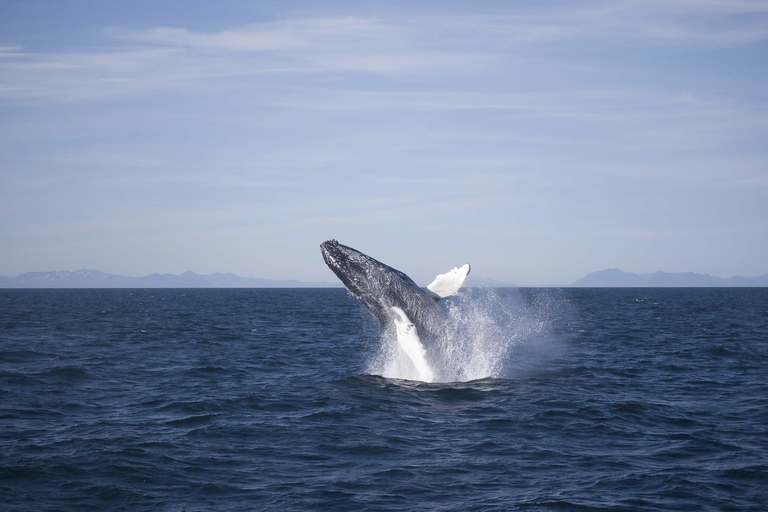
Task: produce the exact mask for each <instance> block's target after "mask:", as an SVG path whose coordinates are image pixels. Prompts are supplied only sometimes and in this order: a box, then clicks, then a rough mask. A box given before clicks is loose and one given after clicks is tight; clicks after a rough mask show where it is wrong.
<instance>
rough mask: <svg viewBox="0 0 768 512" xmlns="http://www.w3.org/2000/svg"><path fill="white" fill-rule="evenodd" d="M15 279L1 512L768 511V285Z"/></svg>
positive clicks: (3, 326) (7, 330)
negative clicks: (85, 283) (401, 335)
mask: <svg viewBox="0 0 768 512" xmlns="http://www.w3.org/2000/svg"><path fill="white" fill-rule="evenodd" d="M444 302H445V306H444V307H445V312H446V318H447V320H446V324H447V326H448V327H449V328H450V336H449V337H447V338H446V340H445V346H444V347H442V349H441V350H442V352H441V354H442V358H441V362H440V365H439V367H438V368H435V372H436V375H437V380H438V381H440V382H434V383H424V382H418V381H413V380H407V379H404V378H402V377H404V376H407V371H408V369H407V368H405V367H404V365H403V362H402V360H401V359H398V355H397V345H396V344H393V341H392V339H390V337H388V336H386V335H382V334H381V333H380V330H379V328H378V326H377V324H376V323H375V321H374V320H373V317H372V316H371V315H370V313H369V312H368V311H367V310H365V309H364V308H363V307H362V306H360V305H359V304H358V303H357V302H356V301H355V300H354V299H353V298H351V297H350V296H349V295H348V294H347V293H346V291H344V290H342V289H199V290H190V289H185V290H180V289H153V290H143V289H133V290H130V289H122V290H114V289H112V290H93V289H91V290H0V509H2V510H4V511H35V512H37V511H54V510H56V511H78V512H79V511H91V510H92V511H110V510H125V511H188V512H192V511H209V510H216V511H251V510H281V511H282V510H297V511H298V510H354V511H360V510H398V511H399V510H436V511H437V510H440V511H442V510H445V511H448V510H455V511H472V510H478V511H485V510H525V511H550V510H558V511H570V510H585V511H586V510H590V511H591V510H597V511H608V510H611V511H634V510H641V511H642V510H648V511H660V510H664V511H685V510H704V511H709V510H713V511H714V510H733V511H742V510H753V511H765V510H768V289H765V288H749V289H747V288H743V289H740V288H726V289H723V288H717V289H699V288H696V289H690V288H686V289H659V288H657V289H637V288H634V289H533V288H531V289H467V290H463V291H462V292H461V293H460V294H459V296H457V297H454V298H451V299H448V300H447V301H444Z"/></svg>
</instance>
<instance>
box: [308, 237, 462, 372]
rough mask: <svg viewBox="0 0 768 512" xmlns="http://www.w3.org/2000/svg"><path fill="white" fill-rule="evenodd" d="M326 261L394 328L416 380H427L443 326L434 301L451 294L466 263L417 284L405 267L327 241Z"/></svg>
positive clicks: (323, 248) (352, 291)
mask: <svg viewBox="0 0 768 512" xmlns="http://www.w3.org/2000/svg"><path fill="white" fill-rule="evenodd" d="M320 250H321V252H322V254H323V259H324V260H325V263H326V265H328V267H329V268H330V269H331V270H332V271H333V273H334V274H336V276H337V277H338V278H339V279H340V280H341V282H342V283H344V286H345V287H346V288H347V291H349V293H350V294H351V295H352V296H353V297H355V298H356V299H357V300H359V301H360V302H362V303H363V305H365V307H367V308H368V309H369V310H370V311H371V313H373V315H374V316H375V317H376V319H377V320H378V321H379V323H380V324H381V325H382V327H384V329H388V330H392V331H393V332H395V333H396V336H397V341H398V345H399V346H400V348H401V349H402V350H403V351H404V352H405V354H406V355H407V356H408V358H409V359H410V360H411V362H412V363H413V365H414V367H415V368H416V370H417V371H418V373H419V377H420V380H424V381H427V382H431V381H432V380H433V379H434V373H433V372H432V369H431V367H430V364H429V361H430V360H431V359H433V358H434V357H435V356H434V354H432V353H431V352H433V351H434V350H435V348H434V345H435V344H437V343H438V341H439V339H440V336H441V334H442V329H443V327H444V325H445V316H444V312H443V310H442V309H441V308H440V306H439V305H438V304H437V302H438V301H439V300H440V299H442V298H445V297H449V296H451V295H454V294H455V293H456V292H457V291H458V290H459V288H460V287H461V285H462V284H463V283H464V280H465V279H466V277H467V275H468V274H469V269H470V267H469V264H465V265H462V266H461V267H454V268H453V269H452V270H450V271H448V272H446V273H445V274H439V275H438V276H437V277H436V278H435V280H434V281H433V282H432V283H430V284H429V285H428V286H427V289H426V290H423V289H421V288H420V287H419V286H418V285H417V284H416V283H414V282H413V280H412V279H411V278H410V277H408V276H407V275H406V274H404V273H403V272H401V271H399V270H396V269H394V268H392V267H390V266H388V265H385V264H384V263H382V262H380V261H378V260H376V259H374V258H371V257H370V256H368V255H366V254H363V253H362V252H360V251H358V250H356V249H353V248H351V247H347V246H346V245H342V244H340V243H339V242H338V241H336V240H328V241H326V242H323V243H322V244H320Z"/></svg>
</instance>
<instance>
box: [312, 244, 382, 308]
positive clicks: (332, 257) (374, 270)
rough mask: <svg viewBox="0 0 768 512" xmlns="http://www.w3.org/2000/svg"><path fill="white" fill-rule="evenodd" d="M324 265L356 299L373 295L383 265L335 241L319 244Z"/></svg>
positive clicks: (379, 279)
mask: <svg viewBox="0 0 768 512" xmlns="http://www.w3.org/2000/svg"><path fill="white" fill-rule="evenodd" d="M320 251H321V252H322V253H323V259H324V260H325V264H326V265H328V268H330V269H331V270H332V271H333V273H334V274H336V276H337V277H338V278H339V279H340V280H341V282H342V283H344V286H346V287H347V290H349V292H350V293H351V294H352V295H354V296H355V297H356V298H358V299H362V298H363V297H365V296H366V295H369V294H371V293H375V292H377V291H378V289H379V288H380V286H381V284H383V283H381V282H380V281H381V279H382V278H383V277H384V276H385V275H386V273H384V272H382V270H383V268H381V267H384V265H383V264H382V263H381V262H379V261H376V260H375V259H373V258H371V257H370V256H367V255H365V254H363V253H361V252H360V251H357V250H355V249H353V248H351V247H347V246H346V245H342V244H340V243H339V242H337V241H336V240H328V241H327V242H323V243H322V244H320Z"/></svg>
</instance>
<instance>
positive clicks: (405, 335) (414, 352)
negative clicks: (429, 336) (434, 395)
mask: <svg viewBox="0 0 768 512" xmlns="http://www.w3.org/2000/svg"><path fill="white" fill-rule="evenodd" d="M392 311H393V312H394V313H395V316H394V318H393V319H394V322H395V328H396V329H397V343H398V344H399V345H400V348H402V349H403V352H405V354H406V355H407V356H408V358H409V359H410V360H411V362H412V363H413V366H414V367H416V371H417V372H419V380H420V381H423V382H432V381H433V380H434V379H435V374H434V373H433V372H432V368H430V367H429V364H428V363H427V360H426V359H425V358H424V356H425V355H426V354H427V351H426V350H425V349H424V345H422V344H421V340H420V339H419V333H418V332H417V331H416V326H415V325H413V324H412V323H411V320H410V319H409V318H408V315H406V314H405V313H404V312H403V310H402V309H400V308H396V307H393V308H392Z"/></svg>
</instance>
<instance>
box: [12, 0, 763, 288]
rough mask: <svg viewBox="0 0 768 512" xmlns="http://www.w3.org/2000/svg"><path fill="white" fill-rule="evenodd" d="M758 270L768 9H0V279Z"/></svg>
mask: <svg viewBox="0 0 768 512" xmlns="http://www.w3.org/2000/svg"><path fill="white" fill-rule="evenodd" d="M330 238H336V239H338V240H339V241H340V242H341V243H343V244H346V245H350V246H352V247H355V248H357V249H359V250H361V251H363V252H365V253H367V254H369V255H371V256H373V257H375V258H377V259H379V260H381V261H383V262H385V263H387V264H389V265H391V266H394V267H395V268H398V269H399V270H402V271H404V272H406V273H407V274H409V275H410V276H411V277H413V278H414V280H416V282H417V283H419V284H426V283H428V282H430V281H431V280H432V279H433V278H434V276H435V274H437V273H442V272H445V271H447V270H449V269H450V268H451V267H453V266H455V265H461V264H463V263H467V262H468V263H470V264H471V265H472V273H473V275H474V276H479V277H481V278H487V279H494V280H497V281H500V282H504V283H507V284H514V285H521V286H546V285H559V284H568V283H571V282H573V281H575V280H576V279H578V278H580V277H582V276H583V275H585V274H586V273H589V272H593V271H597V270H602V269H605V268H614V267H618V268H621V269H622V270H625V271H630V272H639V273H642V272H655V271H657V270H662V271H667V272H682V271H691V272H702V273H709V274H712V275H716V276H720V277H728V276H732V275H743V276H757V275H762V274H766V273H768V1H764V0H637V1H622V0H612V1H590V0H580V1H551V2H539V1H504V2H500V1H499V2H488V1H471V2H469V1H467V2H462V1H440V2H437V1H434V2H414V1H408V2H398V1H386V2H385V1H376V2H373V1H368V2H366V1H361V2H360V1H358V2H341V1H327V2H309V1H307V2H290V1H284V2H283V1H281V2H276V1H263V2H254V1H248V2H246V1H220V2H200V1H195V0H184V1H162V0H153V1H144V0H134V1H132V2H108V1H102V0H98V1H63V0H62V1H43V0H40V1H35V2H29V1H28V0H25V1H15V0H3V2H2V3H0V275H8V276H15V275H17V274H20V273H23V272H29V271H46V270H76V269H80V268H92V269H99V270H102V271H105V272H109V273H114V274H123V275H131V276H141V275H146V274H150V273H155V272H160V273H174V274H178V273H181V272H184V271H187V270H192V271H194V272H197V273H201V274H210V273H214V272H232V273H235V274H237V275H240V276H245V277H262V278H271V279H298V280H304V281H323V282H332V281H335V277H334V276H333V274H332V273H331V272H330V270H328V269H327V268H326V266H325V264H324V263H323V260H322V258H321V255H320V250H319V244H320V243H321V242H323V241H324V240H327V239H330Z"/></svg>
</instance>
